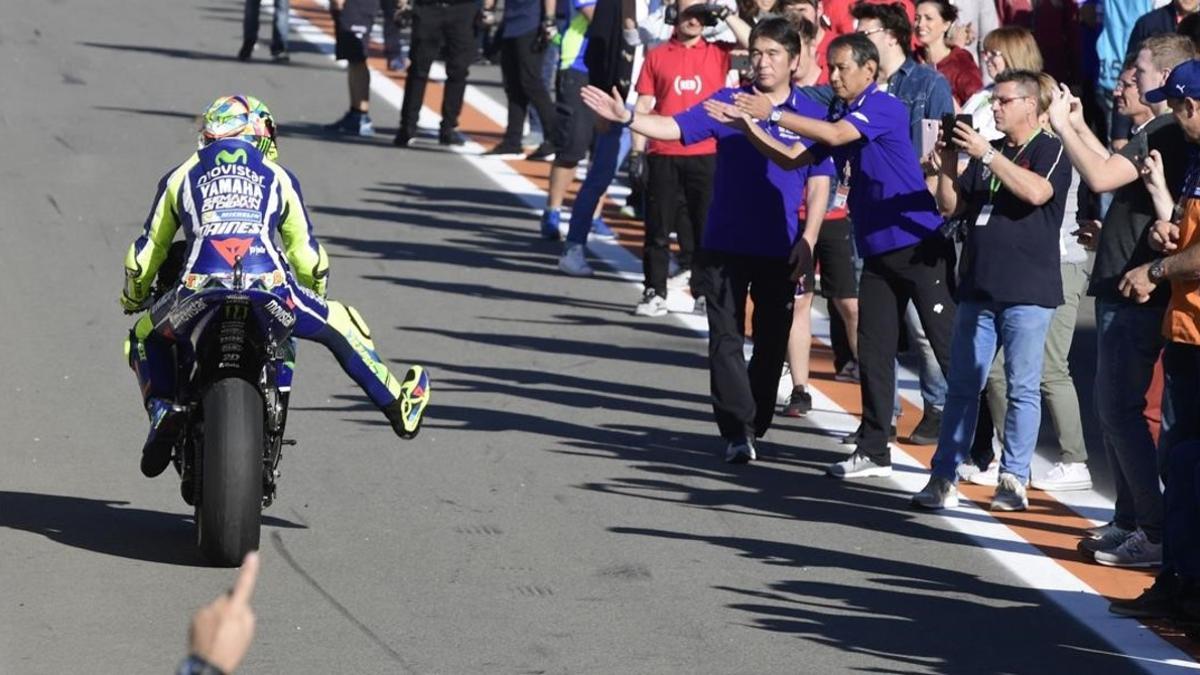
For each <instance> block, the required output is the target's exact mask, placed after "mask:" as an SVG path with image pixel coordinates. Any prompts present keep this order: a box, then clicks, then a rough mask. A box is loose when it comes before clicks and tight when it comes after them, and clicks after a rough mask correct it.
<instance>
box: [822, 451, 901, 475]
mask: <svg viewBox="0 0 1200 675" xmlns="http://www.w3.org/2000/svg"><path fill="white" fill-rule="evenodd" d="M825 473H828V474H829V475H830V476H833V477H834V478H886V477H888V476H890V475H892V467H891V466H890V465H889V466H883V465H881V464H876V463H875V462H874V461H872V460H871V458H870V457H867V456H866V455H864V454H861V453H859V452H857V451H855V452H854V453H853V454H852V455H850V456H849V457H847V458H846V459H843V460H842V461H840V462H835V463H834V464H830V465H829V468H828V469H826V470H825Z"/></svg>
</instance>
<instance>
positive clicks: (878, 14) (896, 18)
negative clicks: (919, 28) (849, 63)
mask: <svg viewBox="0 0 1200 675" xmlns="http://www.w3.org/2000/svg"><path fill="white" fill-rule="evenodd" d="M850 15H851V16H853V17H854V18H856V19H858V20H859V21H862V20H863V19H876V20H878V21H879V23H880V25H882V26H883V29H884V30H886V31H887V32H889V33H891V34H892V37H894V38H896V42H898V43H900V47H901V48H902V49H904V53H905V54H908V51H909V49H911V48H912V24H911V23H909V21H908V13H907V12H905V11H904V5H902V4H900V3H898V2H893V3H892V4H890V5H877V4H875V3H873V2H859V3H857V4H855V5H854V7H852V8H850ZM878 51H879V50H876V52H878Z"/></svg>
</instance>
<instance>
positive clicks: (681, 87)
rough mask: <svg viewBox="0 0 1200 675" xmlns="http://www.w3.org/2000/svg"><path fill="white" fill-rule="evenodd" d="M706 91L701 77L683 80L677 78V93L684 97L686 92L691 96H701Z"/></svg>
mask: <svg viewBox="0 0 1200 675" xmlns="http://www.w3.org/2000/svg"><path fill="white" fill-rule="evenodd" d="M703 90H704V83H703V81H702V80H701V79H700V76H699V75H696V76H695V77H692V78H687V79H685V78H682V77H679V76H678V75H676V76H675V93H676V94H677V95H679V96H682V95H683V94H684V93H685V92H686V93H691V94H699V93H700V92H701V91H703Z"/></svg>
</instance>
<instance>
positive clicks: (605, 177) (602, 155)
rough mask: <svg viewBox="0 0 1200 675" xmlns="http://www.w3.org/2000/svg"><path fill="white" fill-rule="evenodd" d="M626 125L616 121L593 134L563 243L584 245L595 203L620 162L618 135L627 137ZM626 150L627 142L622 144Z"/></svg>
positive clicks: (604, 191)
mask: <svg viewBox="0 0 1200 675" xmlns="http://www.w3.org/2000/svg"><path fill="white" fill-rule="evenodd" d="M626 131H627V129H626V127H625V126H623V125H620V124H610V125H609V126H608V131H605V132H604V133H602V134H597V135H596V140H595V141H594V142H593V143H592V160H591V162H589V163H588V171H587V177H586V178H584V179H583V185H581V186H580V187H579V194H578V195H577V196H576V197H575V204H574V206H572V207H571V226H570V229H568V230H567V242H568V243H572V244H587V238H588V232H590V231H591V229H592V214H593V213H595V212H596V205H597V204H599V203H600V200H601V199H604V193H606V192H608V186H610V185H612V182H613V178H615V177H616V175H617V167H618V166H620V164H621V159H622V158H623V154H622V145H623V144H622V142H621V141H622V137H624V136H627V134H626V133H625V132H626ZM624 151H625V153H628V151H629V145H628V143H625V144H624Z"/></svg>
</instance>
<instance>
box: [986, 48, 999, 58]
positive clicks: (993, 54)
mask: <svg viewBox="0 0 1200 675" xmlns="http://www.w3.org/2000/svg"><path fill="white" fill-rule="evenodd" d="M983 58H985V59H1002V58H1004V54H1003V53H1001V52H1000V51H999V50H996V49H987V50H984V52H983Z"/></svg>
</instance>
